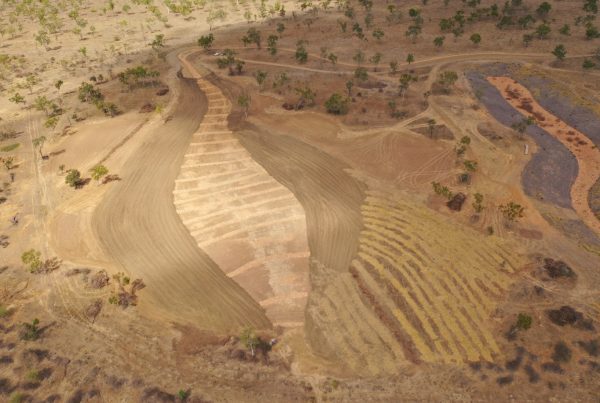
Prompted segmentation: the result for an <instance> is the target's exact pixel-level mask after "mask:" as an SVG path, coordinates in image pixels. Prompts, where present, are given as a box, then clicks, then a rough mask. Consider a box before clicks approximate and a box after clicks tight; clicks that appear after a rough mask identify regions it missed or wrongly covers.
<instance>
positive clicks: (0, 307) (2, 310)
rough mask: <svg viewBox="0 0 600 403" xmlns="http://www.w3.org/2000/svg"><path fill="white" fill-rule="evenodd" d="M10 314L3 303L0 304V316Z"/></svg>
mask: <svg viewBox="0 0 600 403" xmlns="http://www.w3.org/2000/svg"><path fill="white" fill-rule="evenodd" d="M9 314H10V311H9V310H8V308H6V307H5V306H4V305H0V318H6V317H7V316H8V315H9Z"/></svg>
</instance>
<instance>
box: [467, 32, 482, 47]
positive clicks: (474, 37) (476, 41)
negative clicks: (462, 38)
mask: <svg viewBox="0 0 600 403" xmlns="http://www.w3.org/2000/svg"><path fill="white" fill-rule="evenodd" d="M469 39H471V42H473V45H475V46H477V45H479V43H480V42H481V35H480V34H478V33H474V34H473V35H471V38H469Z"/></svg>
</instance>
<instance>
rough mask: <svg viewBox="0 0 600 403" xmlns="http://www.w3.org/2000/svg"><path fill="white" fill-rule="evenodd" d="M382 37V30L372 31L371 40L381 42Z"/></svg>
mask: <svg viewBox="0 0 600 403" xmlns="http://www.w3.org/2000/svg"><path fill="white" fill-rule="evenodd" d="M384 35H385V33H384V32H383V30H381V29H379V28H378V29H376V30H374V31H373V38H375V39H377V40H378V41H381V38H383V37H384Z"/></svg>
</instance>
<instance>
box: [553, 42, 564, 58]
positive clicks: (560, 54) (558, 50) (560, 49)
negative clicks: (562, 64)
mask: <svg viewBox="0 0 600 403" xmlns="http://www.w3.org/2000/svg"><path fill="white" fill-rule="evenodd" d="M552 54H553V55H554V57H556V60H558V61H563V60H565V57H566V56H567V49H566V48H565V46H564V45H563V44H560V45H557V46H556V47H555V48H554V50H553V51H552Z"/></svg>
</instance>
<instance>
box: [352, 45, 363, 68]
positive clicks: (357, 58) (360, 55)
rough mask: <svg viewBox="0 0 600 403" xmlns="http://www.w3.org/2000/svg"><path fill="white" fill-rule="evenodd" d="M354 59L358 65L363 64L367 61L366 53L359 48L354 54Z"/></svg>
mask: <svg viewBox="0 0 600 403" xmlns="http://www.w3.org/2000/svg"><path fill="white" fill-rule="evenodd" d="M352 60H354V61H355V62H356V63H357V64H358V65H361V64H363V63H364V62H365V53H364V52H363V51H362V50H360V49H359V50H358V51H357V52H356V53H355V54H354V56H352Z"/></svg>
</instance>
